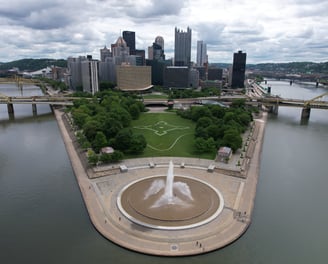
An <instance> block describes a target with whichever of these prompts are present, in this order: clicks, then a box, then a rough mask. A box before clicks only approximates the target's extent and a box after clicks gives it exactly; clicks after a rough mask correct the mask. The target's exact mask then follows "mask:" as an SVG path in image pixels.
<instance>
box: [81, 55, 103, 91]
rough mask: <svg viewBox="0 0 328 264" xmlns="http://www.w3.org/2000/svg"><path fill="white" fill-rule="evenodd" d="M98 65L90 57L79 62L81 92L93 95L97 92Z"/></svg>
mask: <svg viewBox="0 0 328 264" xmlns="http://www.w3.org/2000/svg"><path fill="white" fill-rule="evenodd" d="M98 65H99V61H97V60H93V59H92V56H91V55H88V56H87V60H84V61H82V62H81V72H82V85H83V92H89V93H91V94H93V95H94V94H95V93H96V92H98V91H99V81H98Z"/></svg>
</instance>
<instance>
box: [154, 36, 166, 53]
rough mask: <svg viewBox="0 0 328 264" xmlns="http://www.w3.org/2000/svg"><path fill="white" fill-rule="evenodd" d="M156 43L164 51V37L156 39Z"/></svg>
mask: <svg viewBox="0 0 328 264" xmlns="http://www.w3.org/2000/svg"><path fill="white" fill-rule="evenodd" d="M155 43H156V44H157V45H160V46H161V48H162V50H163V51H164V39H163V37H161V36H157V37H156V38H155Z"/></svg>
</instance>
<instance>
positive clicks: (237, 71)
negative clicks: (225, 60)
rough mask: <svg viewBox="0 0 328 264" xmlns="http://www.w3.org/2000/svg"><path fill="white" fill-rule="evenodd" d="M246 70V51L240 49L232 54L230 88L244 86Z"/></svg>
mask: <svg viewBox="0 0 328 264" xmlns="http://www.w3.org/2000/svg"><path fill="white" fill-rule="evenodd" d="M245 70H246V53H243V52H242V51H241V50H240V51H238V53H234V54H233V64H232V71H231V88H244V87H245V86H244V81H245Z"/></svg>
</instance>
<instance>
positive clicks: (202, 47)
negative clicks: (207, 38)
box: [196, 40, 207, 66]
mask: <svg viewBox="0 0 328 264" xmlns="http://www.w3.org/2000/svg"><path fill="white" fill-rule="evenodd" d="M196 62H197V66H204V65H205V64H206V63H207V47H206V43H204V41H202V40H198V41H197V60H196Z"/></svg>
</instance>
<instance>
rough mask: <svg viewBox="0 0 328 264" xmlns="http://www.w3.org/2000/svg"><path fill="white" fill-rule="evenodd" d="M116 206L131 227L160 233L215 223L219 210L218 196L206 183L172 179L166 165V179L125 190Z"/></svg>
mask: <svg viewBox="0 0 328 264" xmlns="http://www.w3.org/2000/svg"><path fill="white" fill-rule="evenodd" d="M117 205H118V208H119V210H120V211H121V212H122V214H123V215H124V216H125V217H127V218H128V219H130V220H131V221H132V222H133V223H136V224H138V225H141V226H144V227H147V228H155V229H162V230H180V229H187V228H193V227H197V226H200V225H203V224H206V223H208V222H210V221H212V220H213V219H215V218H216V217H217V216H218V215H219V214H220V213H221V211H222V210H223V206H224V201H223V197H222V195H221V193H220V192H219V191H218V190H217V189H215V188H214V187H213V186H211V185H209V184H208V183H206V182H204V181H202V180H199V179H196V178H192V177H188V176H180V175H174V165H173V162H172V161H170V163H169V167H168V171H167V174H166V176H150V177H145V178H142V179H139V180H136V181H134V182H132V183H130V184H129V185H127V186H125V187H124V188H123V189H122V190H121V192H120V193H119V195H118V198H117Z"/></svg>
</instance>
